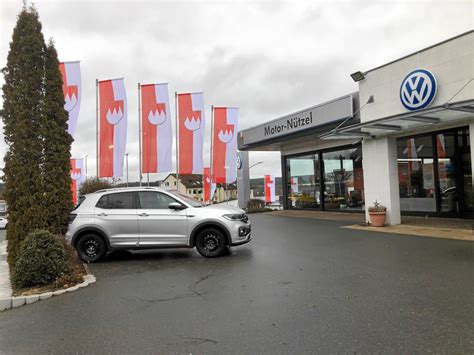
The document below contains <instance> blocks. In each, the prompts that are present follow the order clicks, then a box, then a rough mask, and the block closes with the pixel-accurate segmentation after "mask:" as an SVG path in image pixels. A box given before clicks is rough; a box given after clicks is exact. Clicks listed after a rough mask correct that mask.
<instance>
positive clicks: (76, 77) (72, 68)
mask: <svg viewBox="0 0 474 355" xmlns="http://www.w3.org/2000/svg"><path fill="white" fill-rule="evenodd" d="M59 71H60V72H61V76H62V78H63V94H64V109H65V110H66V111H67V112H68V114H69V120H68V122H67V125H68V127H67V131H68V132H69V134H70V135H71V136H72V137H74V133H75V132H76V125H77V118H78V117H79V107H80V106H81V68H80V66H79V62H62V63H59Z"/></svg>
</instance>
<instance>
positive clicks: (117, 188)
mask: <svg viewBox="0 0 474 355" xmlns="http://www.w3.org/2000/svg"><path fill="white" fill-rule="evenodd" d="M156 189H158V190H161V188H160V187H158V186H129V187H112V188H110V189H101V190H97V191H95V192H93V193H102V192H107V191H117V190H156Z"/></svg>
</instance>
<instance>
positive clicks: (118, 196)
mask: <svg viewBox="0 0 474 355" xmlns="http://www.w3.org/2000/svg"><path fill="white" fill-rule="evenodd" d="M95 207H98V208H104V209H131V208H134V207H133V192H120V193H115V194H108V195H104V196H102V197H101V198H100V200H99V201H98V202H97V204H96V206H95Z"/></svg>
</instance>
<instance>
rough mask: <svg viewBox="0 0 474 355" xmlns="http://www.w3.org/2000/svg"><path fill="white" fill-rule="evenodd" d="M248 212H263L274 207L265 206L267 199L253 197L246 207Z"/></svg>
mask: <svg viewBox="0 0 474 355" xmlns="http://www.w3.org/2000/svg"><path fill="white" fill-rule="evenodd" d="M245 211H246V212H247V213H261V212H271V211H273V209H271V208H268V207H266V206H265V201H262V200H259V199H256V198H255V199H251V200H250V201H249V202H248V203H247V208H246V209H245Z"/></svg>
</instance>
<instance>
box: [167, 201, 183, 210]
mask: <svg viewBox="0 0 474 355" xmlns="http://www.w3.org/2000/svg"><path fill="white" fill-rule="evenodd" d="M168 208H169V209H170V210H175V211H179V210H184V209H185V208H186V206H183V205H182V204H180V203H179V202H171V203H170V204H169V205H168Z"/></svg>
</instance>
